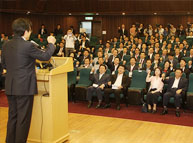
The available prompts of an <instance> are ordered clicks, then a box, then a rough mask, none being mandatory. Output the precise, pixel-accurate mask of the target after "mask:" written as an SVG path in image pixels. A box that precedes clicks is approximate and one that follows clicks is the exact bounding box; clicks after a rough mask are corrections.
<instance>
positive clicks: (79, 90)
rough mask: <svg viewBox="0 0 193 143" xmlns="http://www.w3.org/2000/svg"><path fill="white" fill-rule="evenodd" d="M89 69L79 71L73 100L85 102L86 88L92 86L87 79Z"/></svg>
mask: <svg viewBox="0 0 193 143" xmlns="http://www.w3.org/2000/svg"><path fill="white" fill-rule="evenodd" d="M90 71H91V69H89V68H84V69H81V70H80V79H79V81H78V84H76V86H75V100H76V99H78V100H86V90H87V87H88V86H90V85H91V84H92V81H91V80H90V79H89V76H90Z"/></svg>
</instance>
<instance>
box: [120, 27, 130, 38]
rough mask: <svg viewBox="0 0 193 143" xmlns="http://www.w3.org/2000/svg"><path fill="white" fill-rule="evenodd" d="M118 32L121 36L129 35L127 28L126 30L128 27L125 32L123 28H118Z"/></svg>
mask: <svg viewBox="0 0 193 143" xmlns="http://www.w3.org/2000/svg"><path fill="white" fill-rule="evenodd" d="M118 33H119V34H120V37H121V36H122V37H123V35H125V36H128V33H127V30H126V29H125V30H124V32H123V30H122V29H119V30H118Z"/></svg>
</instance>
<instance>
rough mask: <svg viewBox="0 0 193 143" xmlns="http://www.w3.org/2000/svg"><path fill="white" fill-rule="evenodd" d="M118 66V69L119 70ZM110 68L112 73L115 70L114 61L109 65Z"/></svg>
mask: <svg viewBox="0 0 193 143" xmlns="http://www.w3.org/2000/svg"><path fill="white" fill-rule="evenodd" d="M118 67H119V65H118ZM118 67H117V69H116V70H118ZM109 69H110V70H111V73H112V72H113V71H114V70H115V65H114V62H113V63H112V64H111V65H109Z"/></svg>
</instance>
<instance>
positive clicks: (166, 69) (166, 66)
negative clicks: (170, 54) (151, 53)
mask: <svg viewBox="0 0 193 143" xmlns="http://www.w3.org/2000/svg"><path fill="white" fill-rule="evenodd" d="M171 72H172V71H171V70H170V62H169V61H168V60H167V61H165V63H164V67H163V70H162V73H163V74H165V77H169V76H170V73H171Z"/></svg>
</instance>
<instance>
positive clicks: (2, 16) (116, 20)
mask: <svg viewBox="0 0 193 143" xmlns="http://www.w3.org/2000/svg"><path fill="white" fill-rule="evenodd" d="M18 17H26V18H29V19H30V20H31V21H32V23H33V32H34V33H37V32H38V29H39V28H40V26H41V24H45V25H46V28H47V30H48V32H52V31H53V30H54V28H55V27H56V25H57V24H61V26H62V29H63V30H64V31H66V30H67V29H68V28H69V27H70V26H71V25H72V26H74V28H75V30H76V32H78V31H79V30H78V29H79V22H80V21H85V20H84V16H62V15H60V16H59V15H57V16H55V15H50V16H49V15H40V14H39V15H24V14H8V13H0V21H1V22H0V33H6V34H9V35H10V34H12V30H11V23H12V22H13V20H14V19H16V18H18ZM94 20H95V21H101V22H102V30H105V31H106V32H107V34H106V35H103V36H102V38H103V40H105V41H106V40H108V39H110V38H112V37H113V36H118V33H117V27H118V26H121V24H125V25H126V29H127V30H129V28H130V27H131V25H132V24H133V23H136V22H138V23H143V24H144V25H145V26H147V25H148V24H152V25H153V26H155V25H156V24H163V25H164V26H165V25H167V24H168V23H172V24H174V25H175V26H176V27H177V26H178V25H179V24H183V25H184V26H186V23H187V22H188V21H189V22H192V23H193V16H188V15H185V16H183V15H179V16H177V15H176V16H159V15H157V16H155V15H149V16H148V15H147V16H126V15H125V16H95V17H94Z"/></svg>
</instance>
